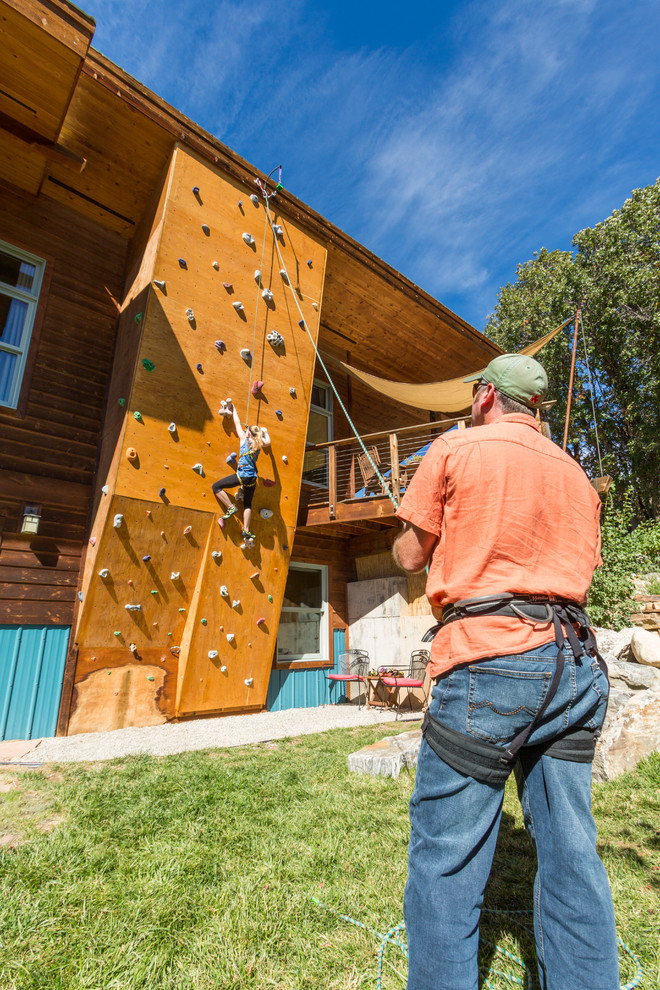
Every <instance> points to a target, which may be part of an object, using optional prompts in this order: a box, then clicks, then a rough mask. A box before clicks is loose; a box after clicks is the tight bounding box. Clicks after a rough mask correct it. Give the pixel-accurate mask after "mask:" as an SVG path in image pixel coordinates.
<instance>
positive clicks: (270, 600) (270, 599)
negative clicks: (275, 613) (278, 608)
mask: <svg viewBox="0 0 660 990" xmlns="http://www.w3.org/2000/svg"><path fill="white" fill-rule="evenodd" d="M268 601H269V602H271V603H272V601H273V596H272V595H269V596H268Z"/></svg>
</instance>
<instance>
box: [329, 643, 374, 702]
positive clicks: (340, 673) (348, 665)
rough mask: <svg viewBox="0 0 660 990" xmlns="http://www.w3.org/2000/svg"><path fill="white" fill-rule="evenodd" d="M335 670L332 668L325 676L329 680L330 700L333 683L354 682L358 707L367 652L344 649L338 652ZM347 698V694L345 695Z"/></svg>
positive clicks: (367, 663) (367, 666) (365, 672)
mask: <svg viewBox="0 0 660 990" xmlns="http://www.w3.org/2000/svg"><path fill="white" fill-rule="evenodd" d="M337 668H338V669H337V670H336V671H335V670H332V671H331V672H330V673H329V674H328V675H327V676H328V680H329V681H330V700H331V701H332V692H333V688H334V686H335V684H337V683H338V682H339V681H341V682H342V683H343V684H347V683H354V684H357V685H358V709H360V708H361V707H362V706H361V702H360V698H361V693H362V692H361V685H362V684H365V683H366V682H365V677H366V676H367V672H368V670H369V654H368V653H367V651H366V650H346V652H345V653H340V654H339V656H338V658H337ZM347 699H348V695H347Z"/></svg>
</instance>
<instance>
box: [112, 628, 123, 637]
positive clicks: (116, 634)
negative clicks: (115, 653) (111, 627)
mask: <svg viewBox="0 0 660 990" xmlns="http://www.w3.org/2000/svg"><path fill="white" fill-rule="evenodd" d="M112 635H113V636H121V632H120V631H119V630H118V629H115V631H114V632H113V634H112Z"/></svg>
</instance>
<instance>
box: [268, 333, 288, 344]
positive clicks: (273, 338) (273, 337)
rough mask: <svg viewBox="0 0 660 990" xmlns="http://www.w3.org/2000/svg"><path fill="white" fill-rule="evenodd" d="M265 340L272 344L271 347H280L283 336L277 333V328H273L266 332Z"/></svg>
mask: <svg viewBox="0 0 660 990" xmlns="http://www.w3.org/2000/svg"><path fill="white" fill-rule="evenodd" d="M266 340H267V341H268V343H269V344H272V345H273V347H281V346H282V344H283V343H284V337H283V336H282V334H281V333H278V332H277V330H273V331H272V332H271V333H267V334H266Z"/></svg>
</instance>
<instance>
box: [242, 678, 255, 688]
mask: <svg viewBox="0 0 660 990" xmlns="http://www.w3.org/2000/svg"><path fill="white" fill-rule="evenodd" d="M243 683H244V684H245V686H246V687H250V686H251V685H252V684H254V679H253V678H252V677H246V678H245V680H244V682H243Z"/></svg>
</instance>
